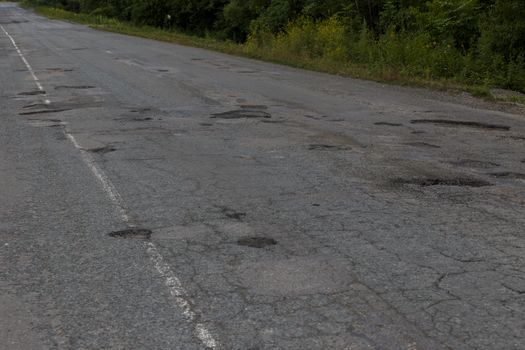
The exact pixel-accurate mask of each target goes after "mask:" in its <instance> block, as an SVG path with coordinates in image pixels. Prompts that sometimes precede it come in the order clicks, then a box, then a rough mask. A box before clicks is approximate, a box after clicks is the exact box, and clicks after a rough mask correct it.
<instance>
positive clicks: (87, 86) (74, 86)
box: [55, 85, 95, 90]
mask: <svg viewBox="0 0 525 350" xmlns="http://www.w3.org/2000/svg"><path fill="white" fill-rule="evenodd" d="M94 88H95V87H94V86H92V85H58V86H55V90H63V89H76V90H84V89H94Z"/></svg>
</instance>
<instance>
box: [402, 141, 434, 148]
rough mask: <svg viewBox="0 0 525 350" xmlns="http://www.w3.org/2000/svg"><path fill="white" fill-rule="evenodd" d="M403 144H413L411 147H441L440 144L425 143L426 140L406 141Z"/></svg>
mask: <svg viewBox="0 0 525 350" xmlns="http://www.w3.org/2000/svg"><path fill="white" fill-rule="evenodd" d="M404 145H407V146H413V147H423V148H441V146H438V145H433V144H431V143H426V142H407V143H404Z"/></svg>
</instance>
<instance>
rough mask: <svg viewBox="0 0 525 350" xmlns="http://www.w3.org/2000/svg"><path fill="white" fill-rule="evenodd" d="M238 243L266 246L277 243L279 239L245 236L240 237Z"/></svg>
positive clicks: (248, 245) (246, 245)
mask: <svg viewBox="0 0 525 350" xmlns="http://www.w3.org/2000/svg"><path fill="white" fill-rule="evenodd" d="M237 244H238V245H242V246H245V247H251V248H264V247H268V246H272V245H276V244H277V241H276V240H275V239H273V238H269V237H244V238H241V239H239V240H238V241H237Z"/></svg>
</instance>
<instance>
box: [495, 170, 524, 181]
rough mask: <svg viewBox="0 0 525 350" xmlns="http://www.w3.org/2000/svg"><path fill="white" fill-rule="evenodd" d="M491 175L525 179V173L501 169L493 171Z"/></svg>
mask: <svg viewBox="0 0 525 350" xmlns="http://www.w3.org/2000/svg"><path fill="white" fill-rule="evenodd" d="M489 175H490V176H493V177H497V178H501V179H518V180H525V174H522V173H516V172H512V171H500V172H497V173H491V174H489Z"/></svg>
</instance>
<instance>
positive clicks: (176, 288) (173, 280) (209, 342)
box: [66, 132, 217, 349]
mask: <svg viewBox="0 0 525 350" xmlns="http://www.w3.org/2000/svg"><path fill="white" fill-rule="evenodd" d="M66 135H67V137H68V138H69V139H70V140H71V143H73V145H74V146H75V148H77V149H78V150H79V151H80V154H81V155H82V159H83V160H84V162H85V163H86V164H87V166H88V167H89V169H90V170H91V172H92V173H93V174H94V175H95V176H96V177H97V179H98V180H99V181H100V183H101V184H102V188H103V189H104V192H106V194H107V195H108V197H109V199H111V201H112V202H113V204H115V206H116V207H117V209H118V211H119V214H120V217H121V219H122V221H124V222H125V223H126V224H127V225H128V226H130V227H134V226H135V225H133V223H132V222H131V219H130V217H129V216H128V214H127V213H126V209H125V207H124V205H123V200H122V197H121V196H120V193H118V191H117V189H116V188H115V186H114V185H113V183H112V182H111V180H109V178H108V177H107V176H106V174H105V173H104V171H102V170H101V169H99V168H98V167H97V165H96V163H95V160H94V159H93V157H92V156H91V154H89V153H88V152H87V151H85V150H84V149H82V147H81V146H80V145H79V143H78V142H77V140H76V139H75V137H74V136H73V135H72V134H70V133H67V132H66ZM145 247H146V251H147V253H148V256H149V259H150V260H151V261H152V262H153V266H154V267H155V269H156V270H157V272H158V273H159V275H160V276H161V277H162V278H163V279H164V284H165V285H166V287H168V290H169V292H170V294H171V296H172V297H173V299H174V300H175V303H176V304H177V305H178V306H179V308H181V309H182V314H183V315H184V317H186V319H187V320H188V321H189V322H192V323H195V320H196V318H197V317H196V316H197V315H196V314H195V312H194V311H193V310H192V307H191V303H190V301H189V298H188V297H187V296H188V293H187V292H186V290H185V289H184V287H183V286H182V283H181V282H180V280H179V279H178V278H177V276H176V275H175V273H173V270H172V269H171V268H170V266H169V265H168V264H167V263H166V261H165V260H164V258H163V257H162V255H161V254H160V252H159V250H158V249H157V247H156V246H155V244H153V243H152V242H147V243H146V244H145ZM194 332H195V335H196V336H197V338H198V339H199V340H200V341H201V342H202V344H204V346H206V347H207V348H209V349H216V348H217V342H216V341H215V339H214V338H213V335H212V334H211V333H210V331H209V330H208V329H206V327H205V326H204V325H203V324H202V323H195V326H194Z"/></svg>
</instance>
